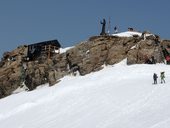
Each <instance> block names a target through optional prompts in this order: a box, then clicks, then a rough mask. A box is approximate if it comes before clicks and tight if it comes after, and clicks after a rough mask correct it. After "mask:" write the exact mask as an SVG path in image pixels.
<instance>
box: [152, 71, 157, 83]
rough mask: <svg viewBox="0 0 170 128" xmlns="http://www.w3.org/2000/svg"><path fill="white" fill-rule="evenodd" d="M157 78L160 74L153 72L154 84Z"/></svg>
mask: <svg viewBox="0 0 170 128" xmlns="http://www.w3.org/2000/svg"><path fill="white" fill-rule="evenodd" d="M157 79H158V75H157V74H156V73H154V74H153V81H154V82H153V84H157Z"/></svg>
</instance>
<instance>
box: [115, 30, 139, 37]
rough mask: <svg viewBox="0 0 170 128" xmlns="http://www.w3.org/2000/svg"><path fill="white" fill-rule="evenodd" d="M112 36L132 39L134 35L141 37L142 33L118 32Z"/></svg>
mask: <svg viewBox="0 0 170 128" xmlns="http://www.w3.org/2000/svg"><path fill="white" fill-rule="evenodd" d="M112 35H113V36H119V37H133V36H134V35H138V36H141V35H142V33H140V32H135V31H126V32H120V33H116V34H112Z"/></svg>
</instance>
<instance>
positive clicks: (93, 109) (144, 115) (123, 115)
mask: <svg viewBox="0 0 170 128" xmlns="http://www.w3.org/2000/svg"><path fill="white" fill-rule="evenodd" d="M161 71H165V75H166V78H165V80H166V84H160V77H159V78H158V84H157V85H153V84H152V83H153V79H152V75H153V73H154V72H155V73H157V74H158V76H159V74H160V72H161ZM169 110H170V66H168V65H164V64H156V65H145V64H143V65H131V66H127V65H126V64H125V63H124V62H121V63H119V64H116V65H113V66H105V67H104V69H103V70H101V71H99V72H93V73H91V74H88V75H85V76H76V77H74V76H66V77H64V78H62V79H61V82H59V83H58V84H56V85H55V86H52V87H48V85H43V86H42V87H40V88H38V89H36V90H35V91H31V92H24V91H22V92H20V93H17V94H13V95H11V96H8V97H6V98H3V99H0V128H169V127H170V111H169Z"/></svg>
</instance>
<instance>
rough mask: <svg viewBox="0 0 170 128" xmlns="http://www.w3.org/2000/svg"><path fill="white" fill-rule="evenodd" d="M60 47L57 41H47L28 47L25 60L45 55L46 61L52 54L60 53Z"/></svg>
mask: <svg viewBox="0 0 170 128" xmlns="http://www.w3.org/2000/svg"><path fill="white" fill-rule="evenodd" d="M60 48H61V45H60V43H59V42H58V40H49V41H43V42H39V43H34V44H30V45H28V51H27V60H35V59H36V58H38V57H40V56H41V55H47V57H48V59H49V58H50V57H51V55H52V54H54V53H60Z"/></svg>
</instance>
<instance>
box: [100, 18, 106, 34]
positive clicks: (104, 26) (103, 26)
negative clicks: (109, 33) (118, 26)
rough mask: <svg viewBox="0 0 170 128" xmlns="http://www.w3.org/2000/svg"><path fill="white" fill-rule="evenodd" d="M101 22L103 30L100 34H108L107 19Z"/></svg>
mask: <svg viewBox="0 0 170 128" xmlns="http://www.w3.org/2000/svg"><path fill="white" fill-rule="evenodd" d="M100 23H101V24H102V31H101V33H100V35H106V32H105V28H106V20H105V19H103V22H101V21H100Z"/></svg>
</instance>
